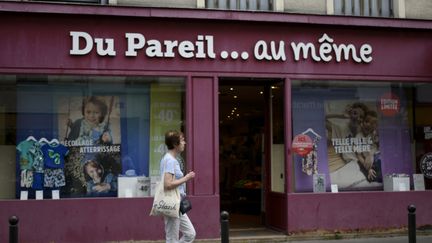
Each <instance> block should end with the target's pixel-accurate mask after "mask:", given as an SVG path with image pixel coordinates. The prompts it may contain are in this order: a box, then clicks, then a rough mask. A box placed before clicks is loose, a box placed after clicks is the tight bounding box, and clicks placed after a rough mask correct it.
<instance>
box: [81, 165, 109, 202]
mask: <svg viewBox="0 0 432 243" xmlns="http://www.w3.org/2000/svg"><path fill="white" fill-rule="evenodd" d="M83 173H84V176H85V178H86V191H87V195H89V196H116V195H117V177H116V176H114V175H113V174H112V173H109V172H107V173H106V172H105V171H104V168H103V166H102V165H101V164H100V163H98V162H96V161H93V160H88V161H86V162H85V163H84V165H83Z"/></svg>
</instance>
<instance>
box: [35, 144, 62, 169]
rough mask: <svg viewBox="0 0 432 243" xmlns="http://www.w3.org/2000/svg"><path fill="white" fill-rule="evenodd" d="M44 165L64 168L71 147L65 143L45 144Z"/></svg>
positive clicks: (42, 148)
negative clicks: (65, 158)
mask: <svg viewBox="0 0 432 243" xmlns="http://www.w3.org/2000/svg"><path fill="white" fill-rule="evenodd" d="M41 150H42V153H43V157H44V165H45V167H48V168H54V169H60V168H64V157H65V156H66V155H67V153H68V151H69V149H68V148H67V147H66V146H64V145H63V144H59V143H58V144H48V143H47V144H45V145H43V146H42V147H41Z"/></svg>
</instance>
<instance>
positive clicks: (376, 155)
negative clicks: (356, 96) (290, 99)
mask: <svg viewBox="0 0 432 243" xmlns="http://www.w3.org/2000/svg"><path fill="white" fill-rule="evenodd" d="M324 105H325V118H326V119H325V120H326V132H327V157H328V165H329V172H330V180H331V184H337V185H338V188H339V189H340V190H356V189H361V188H369V189H371V188H374V187H376V188H382V172H381V158H380V148H379V134H378V121H379V118H378V113H377V108H376V103H375V102H359V101H352V100H329V101H326V102H325V104H324Z"/></svg>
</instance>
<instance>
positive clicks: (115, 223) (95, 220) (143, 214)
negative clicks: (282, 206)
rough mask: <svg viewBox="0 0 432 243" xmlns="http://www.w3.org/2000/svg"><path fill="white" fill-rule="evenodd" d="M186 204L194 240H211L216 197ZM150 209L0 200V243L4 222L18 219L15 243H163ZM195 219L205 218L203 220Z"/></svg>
mask: <svg viewBox="0 0 432 243" xmlns="http://www.w3.org/2000/svg"><path fill="white" fill-rule="evenodd" d="M191 200H192V204H193V205H194V208H193V210H192V211H191V212H190V213H188V215H189V217H190V218H191V220H192V222H194V224H195V228H196V230H197V232H198V237H199V238H217V237H218V232H219V227H218V224H217V222H219V214H218V213H209V212H208V209H209V208H218V197H217V196H200V197H191ZM151 204H152V200H151V198H128V199H126V198H122V199H109V198H106V199H104V198H97V199H61V200H43V201H42V200H28V201H15V200H13V201H12V200H2V201H0V218H1V220H0V242H7V241H8V239H9V238H8V237H9V228H8V227H9V226H8V225H9V223H8V219H9V217H10V216H12V215H15V216H18V218H19V223H18V227H19V242H32V243H39V242H41V243H42V242H80V243H87V242H88V243H95V242H104V241H127V240H160V239H163V237H164V232H163V227H164V226H163V219H162V218H160V217H150V216H148V215H149V210H150V208H151ZM198 205H206V206H205V207H203V206H198ZM215 211H216V210H215ZM201 215H206V220H202V217H201Z"/></svg>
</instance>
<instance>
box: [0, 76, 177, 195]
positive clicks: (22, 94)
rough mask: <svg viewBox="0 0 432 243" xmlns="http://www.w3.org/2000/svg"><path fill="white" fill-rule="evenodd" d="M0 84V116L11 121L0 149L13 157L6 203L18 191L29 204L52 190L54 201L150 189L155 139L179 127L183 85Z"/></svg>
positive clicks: (127, 80)
mask: <svg viewBox="0 0 432 243" xmlns="http://www.w3.org/2000/svg"><path fill="white" fill-rule="evenodd" d="M1 78H2V79H3V80H7V82H2V85H1V86H2V91H1V94H2V97H1V98H0V99H2V101H4V102H2V103H3V104H4V109H2V111H3V115H4V116H9V117H11V118H13V119H8V120H7V121H5V122H4V123H2V124H4V127H2V128H1V130H3V131H5V132H4V133H2V134H4V135H3V136H4V137H3V138H2V140H1V141H3V144H1V145H0V146H1V147H2V149H8V150H12V149H14V150H15V151H16V166H14V167H16V170H15V178H16V183H15V195H12V194H10V193H9V194H6V193H4V195H3V194H2V193H0V194H2V197H5V198H20V194H21V192H23V191H25V193H26V194H28V199H34V198H36V195H39V194H41V193H43V198H52V195H53V194H51V191H52V190H59V192H60V197H106V196H108V197H117V196H118V195H119V192H118V188H119V186H118V185H119V178H121V177H135V178H141V179H140V181H150V179H149V178H150V176H151V170H152V164H153V163H158V161H159V160H160V158H161V156H162V154H163V153H164V151H165V150H164V148H163V146H160V144H163V141H162V140H160V139H159V138H160V137H163V132H164V131H165V130H166V127H170V128H171V129H178V130H181V129H182V128H183V127H182V126H183V125H184V122H183V120H182V119H183V118H184V79H182V78H157V77H154V78H153V77H83V76H12V75H10V76H2V77H1ZM156 108H157V109H156ZM14 138H15V139H14ZM3 159H4V160H12V159H13V158H3ZM2 164H3V165H2V167H11V166H12V165H11V164H10V163H2ZM4 169H7V170H8V171H12V170H13V169H12V168H4ZM146 178H148V179H146ZM136 181H138V180H136ZM148 184H149V183H148ZM144 186H149V185H144ZM144 186H141V187H144ZM133 190H138V186H134V187H133ZM4 192H5V191H4ZM131 193H132V195H142V194H143V193H138V192H128V194H131Z"/></svg>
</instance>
